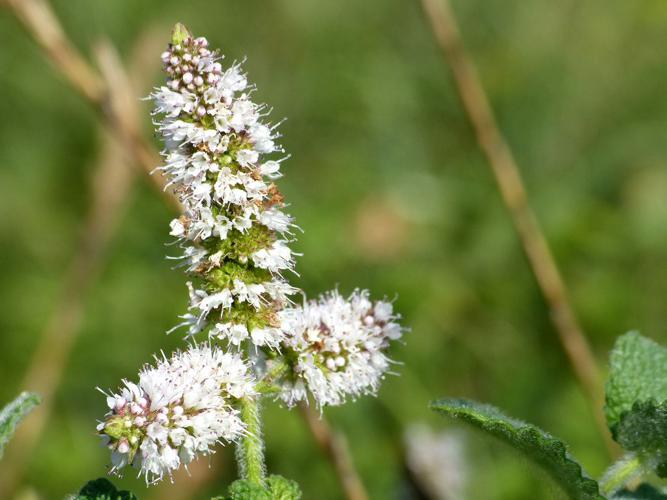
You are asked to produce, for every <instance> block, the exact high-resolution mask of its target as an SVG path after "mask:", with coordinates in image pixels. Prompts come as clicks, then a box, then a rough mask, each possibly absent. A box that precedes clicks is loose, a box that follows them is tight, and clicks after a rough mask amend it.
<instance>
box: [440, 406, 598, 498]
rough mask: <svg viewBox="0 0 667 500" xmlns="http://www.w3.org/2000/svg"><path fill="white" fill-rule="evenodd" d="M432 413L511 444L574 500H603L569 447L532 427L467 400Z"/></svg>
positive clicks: (491, 408)
mask: <svg viewBox="0 0 667 500" xmlns="http://www.w3.org/2000/svg"><path fill="white" fill-rule="evenodd" d="M430 407H431V409H433V410H435V411H437V412H439V413H442V414H444V415H447V416H448V417H452V418H455V419H458V420H462V421H464V422H467V423H469V424H471V425H473V426H475V427H477V428H478V429H481V430H483V431H485V432H487V433H488V434H491V435H492V436H495V437H496V438H498V439H500V440H502V441H504V442H506V443H508V444H510V445H511V446H513V447H514V448H515V449H517V450H519V451H521V452H523V453H524V454H525V455H526V456H527V457H528V458H530V459H531V460H532V461H534V462H536V463H537V464H539V465H540V466H542V467H543V468H544V469H545V470H546V471H547V472H548V473H549V474H550V475H551V476H552V477H553V479H554V480H555V481H556V482H557V483H558V484H559V485H560V486H561V487H562V488H563V490H564V491H565V492H566V493H567V494H568V495H569V497H570V498H572V499H574V500H599V499H602V498H603V497H602V496H601V495H600V494H599V489H598V484H597V482H596V481H595V480H593V479H591V478H589V477H588V476H587V475H586V474H585V472H584V471H583V469H582V467H581V465H580V464H579V463H578V462H577V461H576V460H575V459H574V458H573V457H572V456H571V455H570V454H569V453H568V451H567V447H566V446H565V444H564V443H563V442H562V441H560V440H559V439H556V438H555V437H553V436H551V435H550V434H548V433H547V432H545V431H543V430H542V429H540V428H539V427H536V426H534V425H532V424H528V423H526V422H522V421H520V420H515V419H513V418H510V417H508V416H506V415H504V414H503V413H502V412H501V411H500V410H498V409H497V408H495V407H493V406H489V405H482V404H479V403H476V402H473V401H469V400H463V399H441V400H438V401H434V402H432V403H431V405H430Z"/></svg>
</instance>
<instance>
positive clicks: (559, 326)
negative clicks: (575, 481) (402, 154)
mask: <svg viewBox="0 0 667 500" xmlns="http://www.w3.org/2000/svg"><path fill="white" fill-rule="evenodd" d="M421 2H422V5H423V8H424V11H425V13H426V15H427V17H428V20H429V22H430V24H431V28H432V30H433V34H434V36H435V38H436V40H437V42H438V44H439V46H440V49H441V50H442V53H443V55H444V57H445V60H446V61H447V64H448V65H449V67H450V69H451V71H452V75H453V77H454V82H455V85H456V89H457V92H458V94H459V97H460V98H461V101H462V103H463V107H464V109H465V112H466V114H467V116H468V119H469V120H470V123H471V124H472V126H473V128H474V130H475V134H476V137H477V142H478V144H479V147H480V149H481V150H482V152H483V154H484V156H485V157H486V159H487V161H488V163H489V166H490V167H491V170H492V171H493V175H494V176H495V179H496V183H497V184H498V188H499V190H500V193H501V196H502V199H503V201H504V202H505V205H506V206H507V209H508V211H509V213H510V216H511V218H512V222H513V223H514V227H515V229H516V231H517V233H518V235H519V239H520V240H521V244H522V245H523V249H524V251H525V253H526V256H527V257H528V261H529V263H530V266H531V269H532V271H533V274H534V275H535V279H536V280H537V283H538V285H539V288H540V290H541V292H542V295H543V296H544V300H545V302H546V303H547V305H548V307H549V310H550V317H551V321H552V323H553V325H554V328H555V330H556V333H557V334H558V339H559V341H560V344H561V346H562V347H563V350H564V351H565V354H566V356H567V358H568V360H569V362H570V365H571V366H572V369H573V371H574V374H575V376H576V378H577V380H578V381H579V383H580V385H581V386H582V388H583V390H584V392H585V393H586V394H587V396H588V398H589V402H590V404H591V409H592V411H593V414H594V415H595V420H596V423H597V426H598V428H599V431H600V433H601V435H602V437H603V439H604V441H605V443H606V444H607V447H608V449H609V451H610V454H612V455H615V454H616V446H615V445H614V443H613V441H611V439H610V435H609V432H608V430H607V426H606V421H605V418H604V414H603V404H604V399H603V390H602V383H601V380H602V379H601V376H600V372H599V368H598V365H597V362H596V360H595V357H594V355H593V353H592V351H591V348H590V346H589V344H588V341H587V340H586V337H585V335H584V333H583V331H582V329H581V327H580V325H579V323H578V321H577V318H576V316H575V313H574V310H573V308H572V306H571V304H570V301H569V298H568V292H567V288H566V286H565V283H564V281H563V278H562V276H561V274H560V271H559V269H558V266H557V265H556V261H555V260H554V257H553V255H552V253H551V250H550V249H549V245H548V243H547V240H546V238H545V236H544V234H543V232H542V230H541V229H540V226H539V224H538V222H537V218H536V217H535V214H534V213H533V211H532V209H531V207H530V205H529V204H528V196H527V193H526V188H525V186H524V183H523V180H522V178H521V174H520V172H519V168H518V166H517V163H516V161H515V159H514V156H513V154H512V151H511V149H510V147H509V146H508V144H507V142H506V141H505V139H504V138H503V136H502V133H501V132H500V129H499V128H498V125H497V123H496V120H495V117H494V115H493V111H492V109H491V105H490V104H489V100H488V97H487V95H486V92H485V90H484V87H483V86H482V83H481V80H480V78H479V76H478V74H477V71H476V69H475V66H474V64H473V62H472V59H471V58H470V57H469V56H468V54H467V52H466V50H465V47H464V44H463V40H462V38H461V35H460V31H459V28H458V23H457V21H456V17H455V14H454V12H453V10H452V8H451V6H450V4H449V1H448V0H421Z"/></svg>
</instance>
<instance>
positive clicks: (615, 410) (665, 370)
mask: <svg viewBox="0 0 667 500" xmlns="http://www.w3.org/2000/svg"><path fill="white" fill-rule="evenodd" d="M609 364H610V373H609V381H608V382H607V387H606V400H607V404H606V406H605V413H606V415H607V423H608V425H609V428H610V429H611V431H612V433H614V435H615V437H616V431H615V429H616V427H617V426H618V424H619V423H620V421H621V419H622V416H623V414H624V413H626V412H630V411H632V409H633V406H634V405H635V403H636V402H646V401H651V400H652V401H654V402H655V403H656V404H658V405H659V404H660V403H662V402H664V401H666V400H667V349H665V348H664V347H662V346H660V345H658V344H656V343H655V342H653V341H652V340H650V339H647V338H645V337H642V336H641V335H639V333H637V332H629V333H626V334H625V335H623V336H621V337H619V338H618V340H617V341H616V345H615V346H614V349H613V351H612V352H611V357H610V362H609ZM621 444H622V443H621Z"/></svg>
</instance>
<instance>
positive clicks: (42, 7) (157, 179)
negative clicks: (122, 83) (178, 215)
mask: <svg viewBox="0 0 667 500" xmlns="http://www.w3.org/2000/svg"><path fill="white" fill-rule="evenodd" d="M0 5H2V6H5V7H7V8H8V9H9V10H10V11H11V12H12V13H13V14H14V15H15V16H16V18H17V19H18V20H19V21H20V22H21V24H22V26H23V27H24V28H25V30H26V31H27V32H28V34H29V35H30V36H31V37H32V38H33V39H34V40H35V41H36V42H37V43H38V44H39V46H40V47H41V48H42V50H43V51H44V53H45V54H46V55H47V57H48V58H49V60H50V61H51V62H52V64H53V66H54V67H55V68H56V69H57V70H58V71H59V72H60V73H62V74H63V76H65V78H66V79H67V80H68V81H69V82H70V84H71V85H72V86H73V87H74V88H75V89H76V90H77V91H78V92H79V93H80V94H81V95H83V96H84V97H85V98H86V99H87V100H88V101H89V102H90V103H91V104H93V106H94V108H95V110H96V111H97V112H98V113H99V115H100V117H101V118H102V120H103V122H104V123H105V125H106V127H107V128H108V129H109V130H110V131H111V133H112V134H113V135H115V136H116V137H117V138H118V139H119V140H120V141H121V143H122V144H123V146H124V148H125V150H126V158H127V159H128V160H130V161H132V162H136V163H138V164H139V165H140V166H141V167H142V168H143V170H144V172H145V173H146V174H147V175H148V176H149V177H150V180H151V182H153V183H154V184H155V185H156V186H157V187H158V188H159V190H160V192H162V193H163V194H164V199H165V200H166V201H167V203H168V204H169V205H172V206H174V207H179V203H178V200H177V199H176V198H175V197H174V196H171V195H170V193H168V192H167V191H165V190H164V186H165V181H164V178H163V177H162V176H160V175H150V174H151V172H152V171H153V170H154V169H155V167H156V166H157V165H159V164H160V157H159V155H158V154H157V152H156V151H155V150H154V148H153V147H152V146H151V145H150V143H149V142H148V141H146V140H145V138H144V137H143V135H142V134H141V132H140V129H139V127H138V126H137V124H136V123H132V122H130V121H128V119H127V117H125V116H123V115H120V114H118V112H117V108H116V107H114V106H113V105H112V103H111V101H110V96H111V93H112V92H113V89H111V88H109V82H107V81H105V79H104V78H103V77H102V76H101V75H100V74H99V73H98V72H97V70H96V69H95V68H94V67H93V66H91V65H90V64H89V63H88V62H87V61H86V59H85V58H84V57H83V56H82V55H81V53H80V52H78V51H77V49H76V48H75V46H74V44H72V43H71V41H70V40H69V38H68V37H67V36H66V34H65V32H64V30H63V28H62V25H61V24H60V22H59V20H58V18H57V17H56V15H55V13H54V12H53V9H52V8H51V6H50V5H49V3H48V2H47V1H45V0H0Z"/></svg>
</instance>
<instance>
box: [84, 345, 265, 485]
mask: <svg viewBox="0 0 667 500" xmlns="http://www.w3.org/2000/svg"><path fill="white" fill-rule="evenodd" d="M123 385H124V387H122V388H121V389H120V390H119V391H118V392H117V393H115V394H113V395H110V396H107V404H108V406H109V409H110V411H109V412H108V413H107V414H106V416H105V418H104V420H103V421H102V422H100V424H99V425H98V426H97V431H98V433H99V435H100V436H101V437H102V438H103V440H104V442H105V444H106V445H107V446H108V447H109V448H110V449H111V462H112V469H111V472H112V473H118V472H119V471H120V469H122V468H123V467H124V466H126V465H133V466H135V467H137V468H139V469H140V474H141V475H143V476H144V477H145V478H146V482H147V483H153V482H157V481H159V480H161V479H162V478H163V477H164V476H165V474H166V475H168V476H171V474H172V472H173V471H174V470H176V469H178V468H179V467H180V465H181V464H186V465H187V464H188V463H190V462H191V461H192V460H194V459H195V458H196V457H197V456H198V455H207V454H209V453H213V450H212V447H213V446H214V445H215V444H216V443H218V442H223V441H227V442H230V441H236V440H237V439H239V438H240V437H241V436H242V435H243V434H244V432H245V425H244V424H243V422H242V421H241V419H240V418H239V413H238V411H237V410H235V409H234V408H233V407H232V403H234V402H235V401H236V400H237V399H238V398H242V397H244V396H248V395H253V394H254V380H253V378H252V376H251V375H250V373H249V369H248V367H247V366H246V364H245V363H244V361H243V360H242V359H241V358H240V356H239V355H237V354H229V353H225V352H223V351H222V350H220V349H218V348H212V347H210V346H207V345H204V346H198V347H191V348H190V349H188V350H187V351H184V352H176V353H175V354H174V355H173V356H172V357H171V359H166V358H160V359H157V363H156V366H155V367H152V366H146V367H144V368H143V369H142V371H141V372H140V373H139V382H138V383H136V384H135V383H133V382H128V381H127V380H124V381H123Z"/></svg>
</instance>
